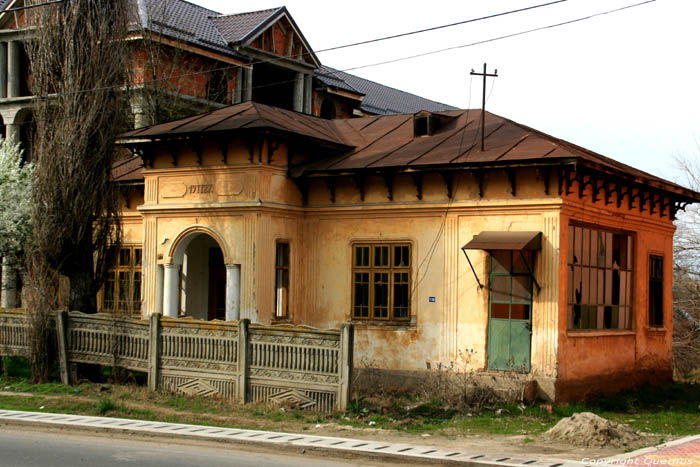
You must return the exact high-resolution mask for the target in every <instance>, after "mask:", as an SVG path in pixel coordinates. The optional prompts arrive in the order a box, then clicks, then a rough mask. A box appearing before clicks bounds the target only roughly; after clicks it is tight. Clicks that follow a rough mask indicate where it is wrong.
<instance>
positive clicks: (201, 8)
mask: <svg viewBox="0 0 700 467" xmlns="http://www.w3.org/2000/svg"><path fill="white" fill-rule="evenodd" d="M171 1H176V2H181V3H188V4H190V5H192V6H193V7H196V8H199V9H200V10H205V11H208V12H211V13H216V14H218V15H220V14H221V13H219V12H218V11H214V10H210V9H209V8H206V7H203V6H202V5H197V4H196V3H193V2H190V1H188V0H171Z"/></svg>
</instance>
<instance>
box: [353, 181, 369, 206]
mask: <svg viewBox="0 0 700 467" xmlns="http://www.w3.org/2000/svg"><path fill="white" fill-rule="evenodd" d="M352 179H353V180H354V181H355V184H356V185H357V189H358V190H360V201H362V202H363V203H364V202H365V184H366V182H367V180H366V179H365V177H364V176H362V175H355V176H354V177H353V178H352Z"/></svg>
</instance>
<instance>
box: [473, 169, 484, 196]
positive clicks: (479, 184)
mask: <svg viewBox="0 0 700 467" xmlns="http://www.w3.org/2000/svg"><path fill="white" fill-rule="evenodd" d="M485 175H486V174H485V173H484V171H483V170H476V171H474V179H475V180H476V189H477V193H478V194H479V198H483V197H484V177H485Z"/></svg>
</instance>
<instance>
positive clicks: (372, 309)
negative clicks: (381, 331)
mask: <svg viewBox="0 0 700 467" xmlns="http://www.w3.org/2000/svg"><path fill="white" fill-rule="evenodd" d="M384 247H388V250H389V253H388V258H387V264H386V265H382V264H376V257H375V254H376V252H377V248H384ZM397 247H398V248H407V251H406V253H405V259H406V260H408V261H407V264H398V265H395V264H394V263H395V260H396V254H397V251H396V248H397ZM359 248H368V249H369V252H368V253H369V254H368V256H367V264H366V265H358V264H357V258H358V257H357V251H358V249H359ZM351 253H352V255H351V275H350V282H351V288H350V291H351V305H350V319H351V320H353V321H358V322H373V323H383V324H385V323H390V324H391V323H396V324H404V325H405V324H408V323H410V322H411V317H412V305H413V300H412V299H411V298H412V297H411V295H412V286H413V244H412V243H411V242H410V241H404V240H395V241H362V242H355V243H353V244H352V246H351ZM400 256H401V259H403V258H404V253H401V255H400ZM357 274H367V281H366V282H359V281H358V280H357ZM376 274H387V278H386V282H383V281H382V282H377V280H376V279H375V276H376ZM398 274H400V275H402V276H401V277H399V278H398V279H397V277H396V275H398ZM360 283H361V284H362V285H366V287H367V289H366V290H367V292H366V295H367V298H366V299H367V304H366V309H367V315H366V316H362V315H361V314H359V313H357V310H356V308H357V307H358V306H360V305H358V304H357V298H358V295H357V285H358V284H360ZM380 284H381V285H385V286H386V290H387V296H386V301H385V308H386V316H381V315H380V316H377V314H376V312H377V306H378V305H376V298H377V285H380ZM397 286H398V287H401V289H400V290H403V291H404V297H403V300H402V302H403V304H401V305H397V293H400V292H398V290H399V289H397ZM382 305H384V304H382ZM382 305H379V306H382ZM397 306H398V307H400V308H401V309H402V310H404V312H405V316H404V315H403V313H402V315H399V314H398V313H397V311H399V310H398V309H397Z"/></svg>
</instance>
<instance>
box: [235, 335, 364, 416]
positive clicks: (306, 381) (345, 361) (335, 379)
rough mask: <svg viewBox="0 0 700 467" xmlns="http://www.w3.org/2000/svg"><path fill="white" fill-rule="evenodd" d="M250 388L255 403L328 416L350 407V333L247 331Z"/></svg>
mask: <svg viewBox="0 0 700 467" xmlns="http://www.w3.org/2000/svg"><path fill="white" fill-rule="evenodd" d="M248 332H249V336H250V337H249V341H250V373H249V375H248V385H249V388H250V397H251V399H252V400H254V401H266V400H269V401H274V402H278V403H287V404H291V405H293V406H296V407H301V408H312V409H315V410H319V411H330V410H333V408H335V407H337V406H342V407H345V406H347V386H348V385H349V383H348V382H347V381H349V380H347V381H346V379H345V377H346V376H349V372H350V368H352V356H351V353H352V352H351V351H350V349H352V332H351V328H350V327H349V326H348V325H345V326H344V327H343V328H342V329H341V330H340V331H337V330H329V331H318V330H314V329H312V328H301V327H291V326H280V327H270V326H258V325H251V326H250V328H249V331H248Z"/></svg>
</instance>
